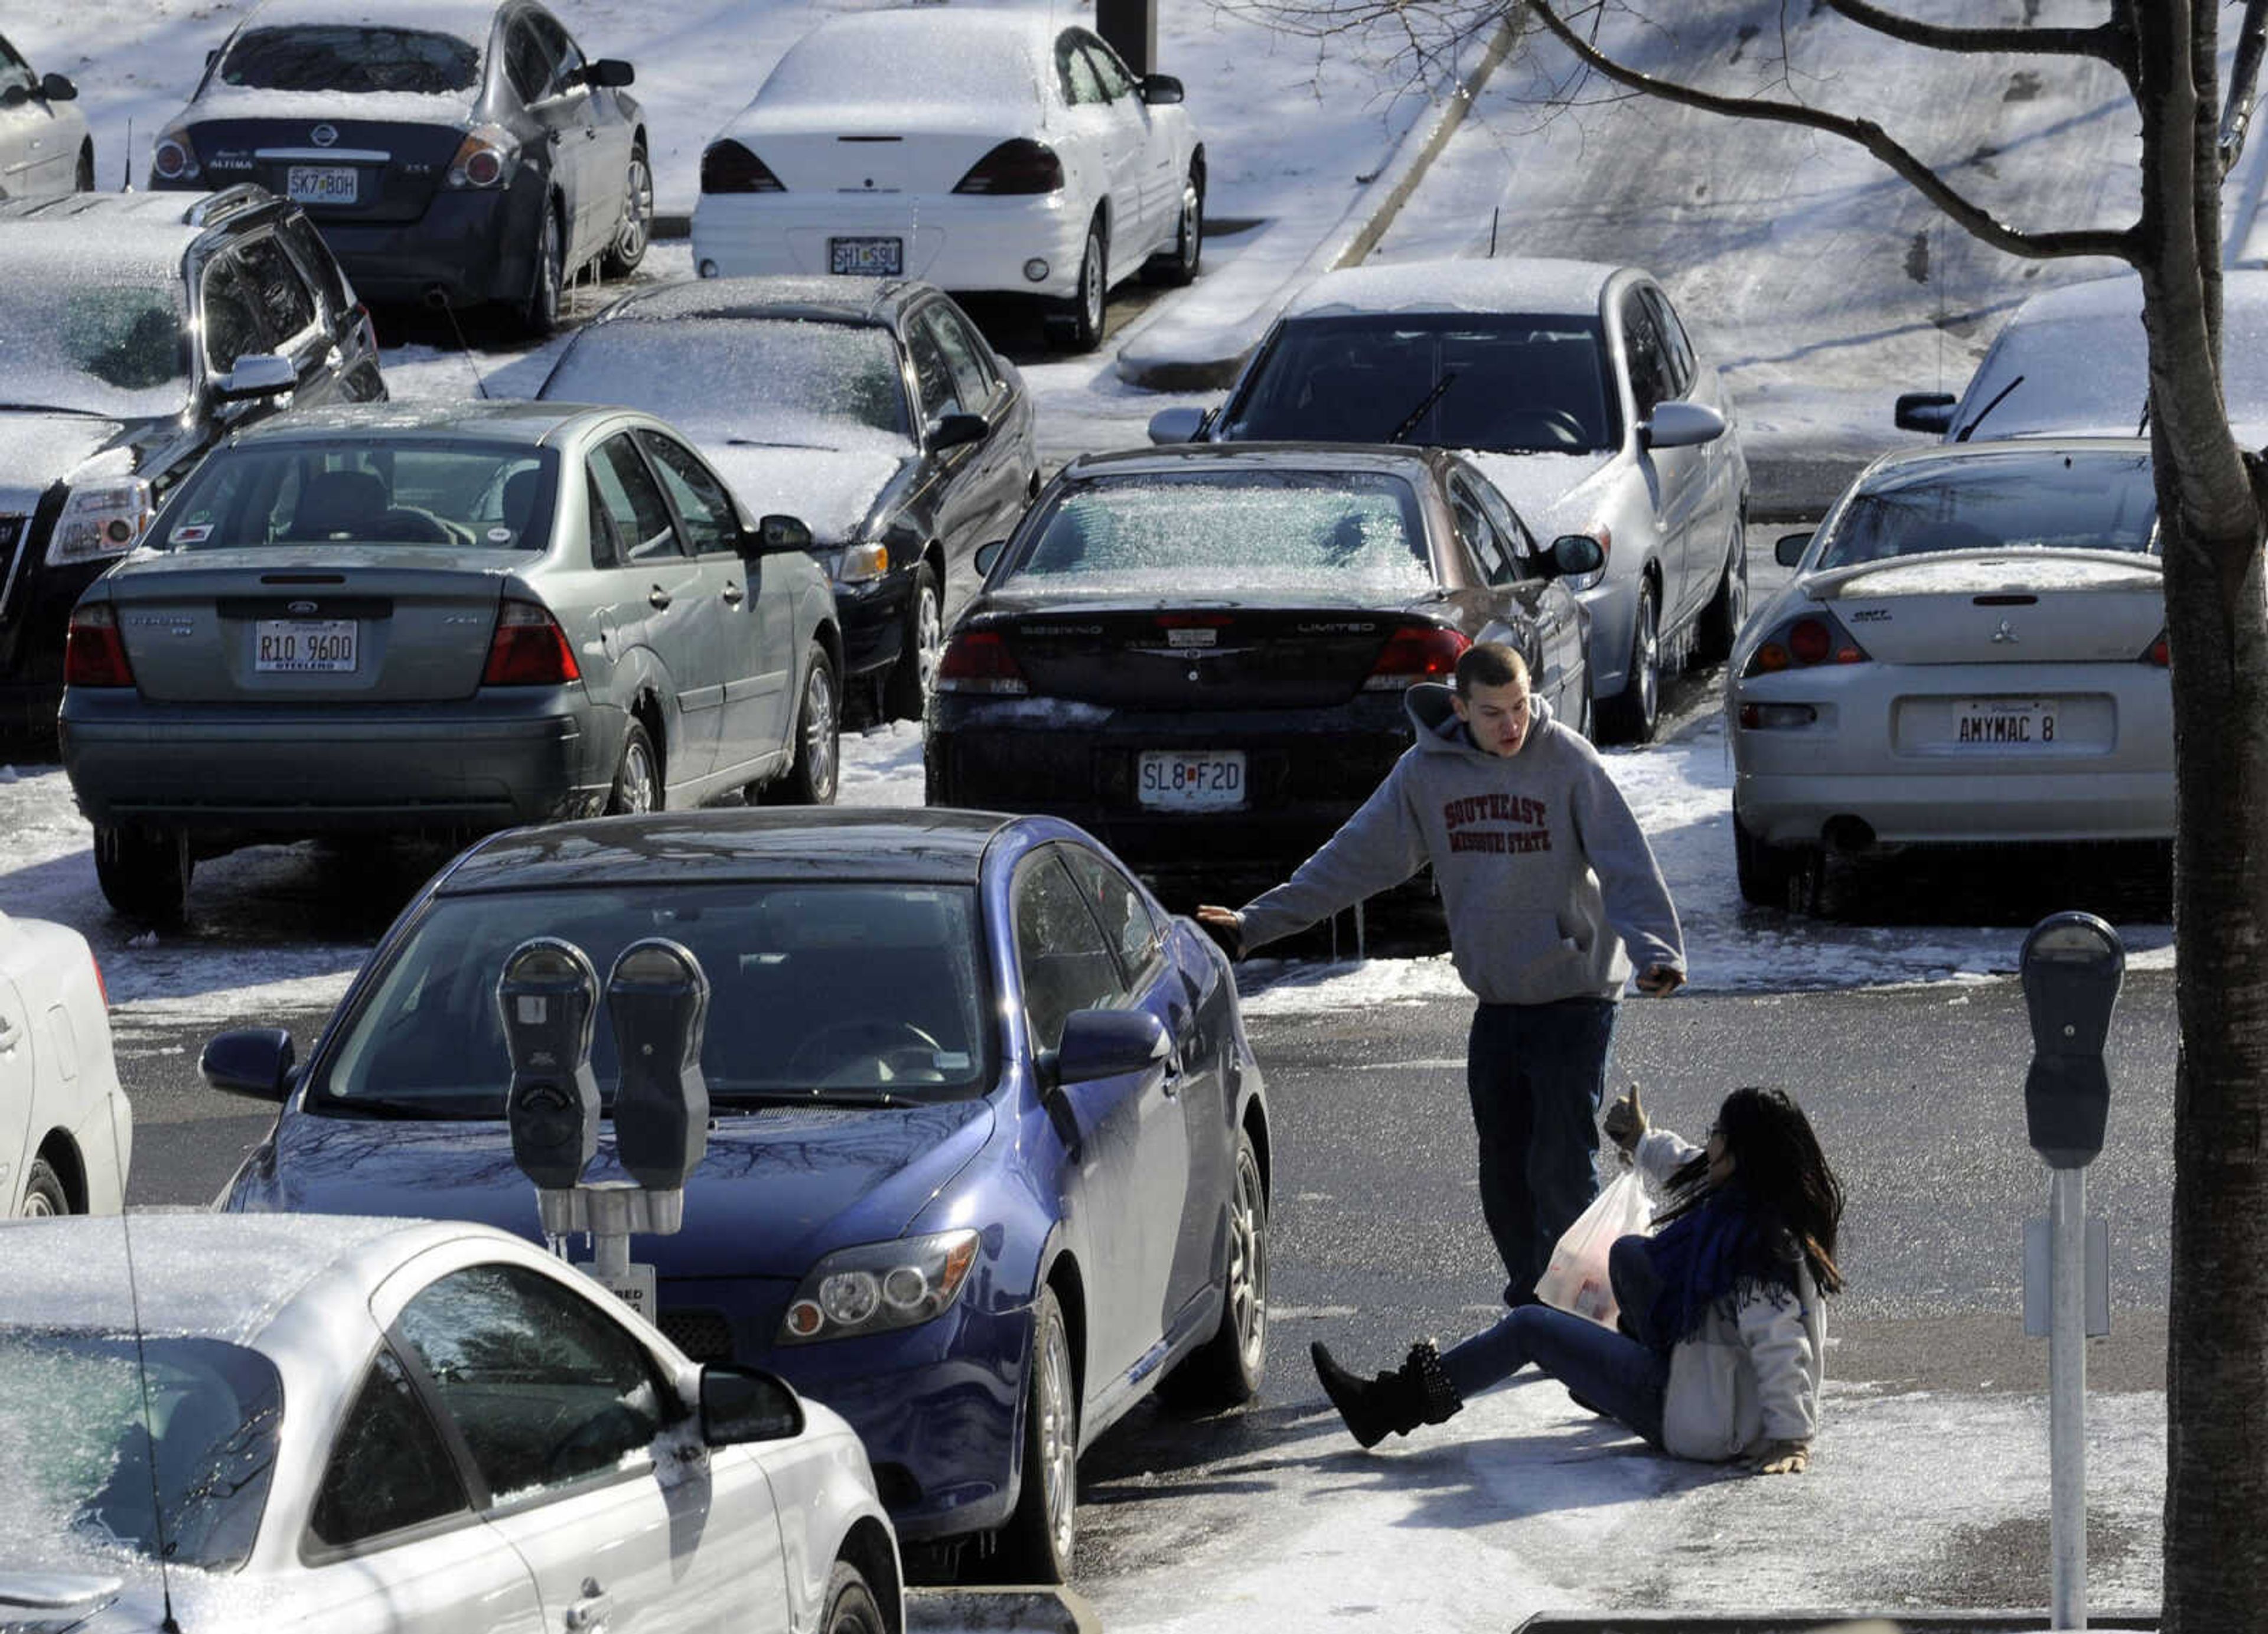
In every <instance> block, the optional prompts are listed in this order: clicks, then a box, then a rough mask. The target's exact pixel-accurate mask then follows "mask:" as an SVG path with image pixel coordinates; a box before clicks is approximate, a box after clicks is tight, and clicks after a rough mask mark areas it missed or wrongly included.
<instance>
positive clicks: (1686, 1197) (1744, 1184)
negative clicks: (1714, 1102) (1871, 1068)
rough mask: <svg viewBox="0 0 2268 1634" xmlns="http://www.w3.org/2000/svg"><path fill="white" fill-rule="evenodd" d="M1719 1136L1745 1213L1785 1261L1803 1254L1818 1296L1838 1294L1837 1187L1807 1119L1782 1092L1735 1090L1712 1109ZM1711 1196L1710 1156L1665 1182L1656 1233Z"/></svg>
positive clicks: (1695, 1160)
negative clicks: (1773, 1239) (1757, 1218)
mask: <svg viewBox="0 0 2268 1634" xmlns="http://www.w3.org/2000/svg"><path fill="white" fill-rule="evenodd" d="M1717 1132H1718V1133H1719V1134H1720V1135H1722V1136H1723V1137H1725V1148H1726V1150H1727V1152H1730V1153H1731V1154H1732V1159H1733V1177H1732V1179H1731V1180H1729V1181H1727V1182H1726V1184H1727V1186H1728V1187H1733V1186H1737V1187H1738V1188H1739V1189H1740V1190H1741V1192H1742V1196H1743V1197H1744V1199H1745V1201H1746V1203H1747V1206H1748V1207H1749V1209H1751V1210H1753V1211H1756V1213H1757V1214H1759V1215H1761V1216H1762V1217H1763V1221H1762V1222H1761V1223H1766V1224H1769V1225H1770V1226H1772V1227H1773V1228H1775V1233H1776V1234H1778V1235H1780V1237H1781V1239H1782V1241H1783V1243H1784V1244H1785V1248H1784V1252H1785V1254H1786V1258H1788V1259H1791V1260H1792V1259H1793V1258H1794V1257H1795V1256H1796V1255H1799V1254H1800V1255H1802V1256H1803V1259H1804V1260H1805V1262H1807V1263H1808V1264H1809V1265H1810V1267H1811V1278H1812V1281H1814V1282H1815V1283H1816V1284H1818V1285H1819V1290H1820V1292H1823V1293H1840V1292H1842V1291H1843V1273H1842V1271H1841V1270H1839V1269H1837V1266H1836V1263H1835V1235H1836V1232H1837V1228H1838V1227H1839V1226H1841V1225H1842V1223H1843V1182H1842V1181H1839V1180H1837V1179H1836V1178H1835V1171H1834V1170H1833V1169H1831V1168H1830V1167H1828V1166H1827V1154H1826V1153H1825V1152H1822V1151H1821V1150H1820V1149H1819V1137H1818V1136H1816V1135H1815V1134H1813V1133H1812V1131H1811V1120H1810V1119H1808V1118H1807V1117H1805V1116H1804V1115H1803V1108H1800V1107H1799V1106H1797V1105H1796V1104H1795V1102H1794V1100H1793V1099H1792V1098H1790V1096H1789V1095H1788V1093H1787V1092H1786V1090H1784V1089H1762V1088H1757V1087H1754V1086H1749V1087H1744V1088H1741V1089H1736V1090H1734V1092H1733V1093H1731V1094H1729V1095H1727V1096H1726V1097H1725V1104H1724V1105H1723V1106H1721V1107H1719V1108H1718V1109H1717ZM1714 1190H1715V1188H1714V1187H1712V1186H1711V1185H1710V1183H1709V1154H1708V1153H1707V1152H1697V1153H1696V1154H1695V1155H1694V1156H1693V1158H1692V1159H1690V1160H1689V1161H1687V1162H1686V1163H1684V1164H1682V1165H1680V1166H1679V1167H1678V1168H1677V1170H1676V1171H1675V1173H1674V1174H1671V1175H1670V1177H1669V1203H1668V1206H1667V1207H1666V1208H1664V1209H1663V1210H1662V1211H1661V1213H1660V1214H1658V1215H1657V1216H1655V1217H1654V1224H1655V1225H1656V1226H1663V1225H1667V1224H1668V1222H1669V1221H1671V1220H1674V1219H1676V1218H1679V1217H1680V1216H1682V1215H1685V1214H1690V1213H1691V1212H1692V1211H1694V1210H1695V1209H1697V1208H1699V1207H1700V1206H1701V1204H1702V1203H1705V1202H1706V1201H1707V1200H1708V1198H1709V1196H1711V1194H1712V1192H1713V1191H1714Z"/></svg>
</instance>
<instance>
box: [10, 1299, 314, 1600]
mask: <svg viewBox="0 0 2268 1634" xmlns="http://www.w3.org/2000/svg"><path fill="white" fill-rule="evenodd" d="M145 1391H146V1395H147V1408H146V1416H145V1408H144V1394H145ZM283 1416H284V1385H283V1380H280V1379H279V1378H277V1377H276V1369H275V1366H274V1365H273V1364H271V1363H270V1362H269V1360H268V1358H266V1357H264V1356H261V1354H260V1353H259V1352H258V1351H251V1350H247V1349H245V1348H244V1347H243V1346H241V1345H235V1344H228V1343H223V1342H221V1341H220V1340H217V1339H203V1338H185V1337H180V1336H162V1335H151V1336H146V1337H145V1338H144V1341H143V1343H142V1346H141V1347H140V1353H139V1355H138V1356H137V1354H136V1345H135V1342H134V1338H133V1336H132V1335H131V1334H111V1333H100V1334H98V1333H92V1332H87V1331H82V1330H73V1329H61V1330H58V1329H26V1328H0V1468H5V1469H6V1470H7V1471H8V1479H7V1480H6V1481H5V1482H4V1483H0V1567H8V1568H24V1569H30V1568H33V1567H35V1566H38V1565H40V1564H47V1565H48V1566H49V1567H50V1568H51V1569H54V1568H60V1567H63V1566H65V1565H68V1564H70V1562H71V1561H72V1559H73V1558H74V1555H75V1553H76V1551H80V1550H89V1549H92V1550H95V1551H106V1552H108V1551H114V1552H122V1553H126V1554H131V1555H140V1556H144V1557H151V1558H154V1557H157V1555H158V1553H159V1551H160V1549H161V1548H162V1549H163V1551H164V1553H165V1556H166V1559H167V1560H169V1561H170V1562H172V1563H173V1564H175V1565H188V1566H202V1567H203V1568H205V1569H206V1570H208V1571H234V1570H235V1569H236V1568H238V1567H239V1566H241V1565H242V1564H244V1562H245V1560H246V1559H247V1557H249V1556H250V1554H251V1552H252V1543H253V1539H254V1536H256V1535H258V1533H259V1530H260V1514H261V1509H262V1508H263V1507H264V1506H265V1505H266V1504H267V1501H268V1481H269V1474H270V1473H271V1472H272V1470H273V1468H274V1467H275V1462H276V1430H277V1426H278V1425H279V1424H280V1423H281V1421H282V1419H283ZM81 1558H83V1557H81Z"/></svg>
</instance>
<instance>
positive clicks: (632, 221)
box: [599, 147, 653, 278]
mask: <svg viewBox="0 0 2268 1634" xmlns="http://www.w3.org/2000/svg"><path fill="white" fill-rule="evenodd" d="M652 232H653V170H652V166H649V165H647V163H646V158H645V150H644V148H642V147H637V148H632V149H631V150H630V171H629V173H628V174H627V175H625V176H624V178H623V180H622V225H620V226H619V227H617V228H615V241H614V242H613V243H611V244H609V245H608V246H607V253H606V254H605V255H604V256H603V257H601V258H600V261H599V272H600V276H603V277H608V278H627V277H629V276H630V274H632V273H633V272H636V271H637V264H638V262H640V261H644V259H645V247H646V242H647V239H649V238H650V237H651V236H652Z"/></svg>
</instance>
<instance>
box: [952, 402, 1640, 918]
mask: <svg viewBox="0 0 2268 1634" xmlns="http://www.w3.org/2000/svg"><path fill="white" fill-rule="evenodd" d="M1598 565H1599V548H1598V545H1597V543H1596V541H1593V540H1590V539H1588V538H1584V537H1570V538H1567V539H1562V540H1560V541H1557V542H1556V543H1555V544H1553V545H1551V546H1550V547H1549V548H1546V547H1543V546H1540V545H1539V544H1538V543H1537V542H1536V541H1535V538H1534V537H1533V536H1532V535H1531V534H1529V533H1528V530H1527V528H1526V527H1525V526H1523V525H1522V524H1521V521H1520V519H1519V518H1518V516H1516V515H1515V514H1514V513H1513V510H1512V507H1511V506H1510V505H1508V504H1506V503H1505V500H1504V498H1503V497H1502V496H1501V495H1500V494H1499V493H1498V492H1497V491H1496V489H1493V488H1492V487H1491V486H1490V485H1489V483H1488V482H1487V480H1486V479H1485V478H1484V477H1483V476H1482V475H1480V473H1479V472H1477V471H1476V470H1475V469H1474V468H1473V467H1471V466H1470V465H1468V464H1467V463H1466V462H1465V461H1464V460H1460V459H1458V458H1457V457H1456V456H1455V455H1454V454H1448V453H1441V452H1440V451H1438V450H1430V449H1411V448H1390V447H1376V448H1366V447H1359V446H1348V445H1306V444H1242V445H1196V446H1190V447H1182V448H1175V449H1171V450H1167V449H1159V450H1156V451H1149V452H1143V453H1122V454H1106V455H1102V456H1099V457H1094V458H1088V459H1082V460H1075V461H1073V462H1072V463H1071V465H1069V466H1067V467H1064V470H1063V472H1062V473H1061V474H1060V475H1058V476H1057V478H1056V480H1055V482H1053V483H1052V484H1051V485H1050V486H1049V489H1048V490H1047V491H1046V492H1045V493H1043V494H1042V496H1041V497H1040V499H1039V501H1038V503H1037V504H1035V505H1034V506H1033V507H1032V509H1031V511H1030V512H1029V513H1028V514H1027V516H1026V518H1025V519H1024V522H1023V525H1022V526H1020V528H1018V530H1017V531H1016V533H1015V534H1014V535H1013V537H1012V538H1011V539H1009V540H1008V541H1007V542H1006V544H1005V546H1004V547H1002V548H1001V552H1000V555H999V556H998V560H996V561H993V562H991V563H989V567H990V572H989V574H988V576H987V578H986V580H985V584H984V588H983V593H981V594H980V595H979V596H978V597H977V598H976V600H975V601H974V602H972V603H971V604H970V606H969V607H968V609H967V610H966V611H965V612H964V613H963V614H962V615H961V619H960V621H959V622H957V623H956V624H955V625H954V629H953V633H952V637H951V639H950V640H949V641H948V642H947V643H946V650H945V656H944V659H943V661H942V664H941V665H940V667H939V672H938V679H937V688H936V696H935V697H934V698H933V699H932V703H931V708H930V713H929V718H928V733H927V740H926V749H927V754H926V769H927V781H928V792H929V798H930V799H931V800H932V803H935V804H940V805H958V804H975V803H977V802H980V801H981V802H982V803H983V804H985V805H988V806H997V807H1001V808H1005V809H1007V810H1012V811H1034V812H1045V813H1052V814H1055V815H1057V816H1062V817H1067V818H1069V819H1071V821H1075V822H1078V823H1079V824H1081V825H1083V826H1084V827H1086V828H1088V829H1090V830H1092V831H1093V832H1094V833H1095V834H1098V835H1101V836H1103V838H1104V839H1105V841H1106V843H1108V844H1109V845H1110V847H1111V848H1112V849H1113V850H1116V852H1117V853H1118V854H1119V855H1120V856H1122V857H1125V858H1126V859H1127V860H1128V861H1129V862H1130V863H1133V864H1134V865H1137V866H1138V867H1140V868H1142V869H1143V870H1144V871H1145V872H1148V873H1152V874H1167V873H1179V874H1190V875H1194V874H1212V875H1219V874H1226V873H1231V872H1243V871H1247V870H1249V871H1254V872H1260V871H1270V872H1272V871H1274V870H1276V869H1278V868H1280V867H1281V866H1282V865H1284V864H1285V863H1288V862H1296V861H1297V860H1299V859H1300V858H1301V857H1305V856H1307V854H1308V852H1310V851H1311V850H1314V847H1315V846H1316V845H1318V844H1320V843H1322V841H1323V840H1324V839H1326V838H1327V837H1329V835H1330V834H1331V833H1332V832H1333V831H1334V830H1335V829H1337V827H1338V825H1339V824H1340V823H1342V822H1344V821H1345V820H1346V818H1347V817H1348V816H1349V815H1350V814H1351V813H1352V812H1353V811H1354V809H1355V808H1356V807H1357V806H1359V805H1360V804H1361V803H1362V802H1363V800H1364V799H1366V798H1367V797H1368V796H1369V794H1370V792H1371V791H1372V790H1373V789H1374V788H1375V787H1376V786H1377V784H1378V782H1379V780H1380V779H1381V777H1384V776H1385V775H1386V773H1387V771H1388V769H1389V768H1390V767H1391V766H1392V765H1393V764H1394V762H1395V758H1396V757H1397V756H1398V755H1400V754H1401V753H1402V752H1403V749H1405V748H1407V747H1409V746H1410V740H1411V729H1410V722H1409V718H1408V717H1407V715H1406V714H1405V712H1404V710H1403V693H1404V692H1405V691H1406V689H1407V688H1409V687H1410V684H1411V683H1412V682H1415V681H1440V680H1444V679H1446V678H1447V676H1448V674H1449V673H1450V672H1451V671H1452V670H1453V669H1454V667H1455V665H1456V661H1457V658H1458V655H1459V654H1461V653H1462V652H1463V651H1464V650H1465V649H1466V648H1467V647H1469V646H1470V645H1471V644H1473V643H1474V642H1476V641H1483V640H1491V641H1504V642H1507V643H1509V644H1512V645H1513V647H1515V648H1517V649H1518V650H1519V651H1521V653H1522V654H1523V655H1524V656H1525V657H1526V659H1527V660H1528V668H1529V672H1530V673H1531V674H1532V675H1533V676H1534V678H1535V691H1536V692H1537V693H1538V694H1539V695H1540V696H1543V698H1544V699H1545V700H1546V701H1547V702H1548V703H1550V706H1551V708H1552V710H1554V711H1555V712H1556V713H1557V714H1558V716H1559V717H1560V718H1561V719H1563V720H1565V721H1567V722H1569V723H1571V724H1572V725H1575V726H1576V727H1577V728H1578V729H1579V730H1587V728H1588V726H1589V724H1590V673H1589V669H1588V666H1587V661H1586V656H1585V654H1586V647H1585V640H1586V636H1587V630H1586V626H1585V622H1584V618H1583V615H1582V611H1581V608H1580V605H1579V604H1578V603H1577V601H1576V600H1575V598H1574V596H1573V594H1572V593H1571V592H1570V591H1569V590H1568V588H1567V586H1566V585H1565V584H1563V583H1561V582H1560V581H1561V580H1562V579H1563V578H1565V577H1566V576H1568V575H1571V574H1578V573H1584V572H1589V571H1591V570H1594V569H1595V568H1597V566H1598Z"/></svg>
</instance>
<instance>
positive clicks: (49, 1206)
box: [16, 1158, 71, 1220]
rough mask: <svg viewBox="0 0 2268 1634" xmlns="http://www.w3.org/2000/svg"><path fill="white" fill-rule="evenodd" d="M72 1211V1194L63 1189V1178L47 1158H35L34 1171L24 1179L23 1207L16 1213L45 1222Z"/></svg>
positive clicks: (33, 1160) (33, 1162)
mask: <svg viewBox="0 0 2268 1634" xmlns="http://www.w3.org/2000/svg"><path fill="white" fill-rule="evenodd" d="M70 1211H71V1206H70V1193H69V1192H67V1191H65V1190H64V1189H63V1176H62V1175H60V1174H56V1173H55V1166H54V1165H53V1164H51V1163H49V1162H48V1160H47V1159H45V1158H33V1159H32V1171H31V1173H30V1174H27V1175H26V1176H25V1177H24V1202H23V1206H22V1207H20V1208H18V1210H17V1211H16V1212H17V1213H18V1215H19V1216H21V1217H22V1218H25V1219H27V1220H44V1219H51V1218H54V1217H55V1216H56V1215H59V1214H68V1213H70Z"/></svg>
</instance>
